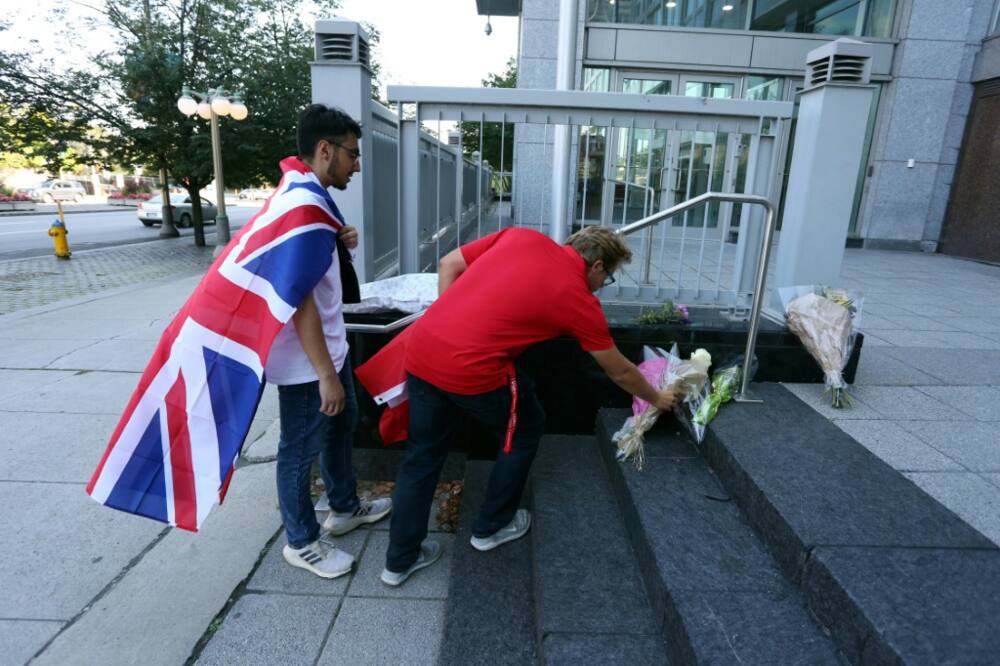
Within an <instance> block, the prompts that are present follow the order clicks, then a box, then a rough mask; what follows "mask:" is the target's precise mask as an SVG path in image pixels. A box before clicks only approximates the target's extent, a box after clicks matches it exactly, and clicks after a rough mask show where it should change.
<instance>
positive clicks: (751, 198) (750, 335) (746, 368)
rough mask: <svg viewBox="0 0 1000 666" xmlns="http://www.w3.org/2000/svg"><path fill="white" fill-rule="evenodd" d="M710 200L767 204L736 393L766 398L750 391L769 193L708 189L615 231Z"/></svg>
mask: <svg viewBox="0 0 1000 666" xmlns="http://www.w3.org/2000/svg"><path fill="white" fill-rule="evenodd" d="M708 201H728V202H732V203H744V204H757V205H760V206H763V207H764V210H765V211H766V216H765V218H764V236H763V238H762V239H761V247H760V253H759V255H758V261H757V279H756V280H755V281H754V289H753V301H752V303H751V306H750V329H749V331H748V332H747V346H746V351H745V352H744V359H743V380H742V382H741V383H740V392H739V394H737V396H736V400H737V401H738V402H763V401H762V400H758V399H756V398H754V397H753V396H751V395H750V367H751V364H752V362H753V355H754V350H755V349H756V347H757V333H758V331H759V330H760V310H761V306H762V305H763V303H764V283H765V281H766V279H767V262H768V258H769V255H770V249H771V238H772V237H773V236H774V204H772V203H771V200H770V199H768V198H767V197H762V196H760V195H757V194H738V193H725V192H705V193H704V194H700V195H698V196H696V197H694V198H693V199H688V200H687V201H682V202H681V203H679V204H677V205H675V206H671V207H670V208H666V209H664V210H661V211H660V212H658V213H653V214H652V215H650V216H648V217H644V218H642V219H641V220H637V221H635V222H633V223H632V224H627V225H625V226H623V227H620V228H619V229H618V230H617V231H616V232H615V233H617V234H619V235H622V236H627V235H629V234H632V233H635V232H636V231H642V230H643V229H645V228H647V227H651V226H653V225H654V224H658V223H660V222H662V221H663V220H665V219H667V218H669V217H673V216H674V215H676V214H677V213H683V212H684V211H686V210H688V209H690V208H694V207H695V206H699V205H701V204H703V203H706V202H708Z"/></svg>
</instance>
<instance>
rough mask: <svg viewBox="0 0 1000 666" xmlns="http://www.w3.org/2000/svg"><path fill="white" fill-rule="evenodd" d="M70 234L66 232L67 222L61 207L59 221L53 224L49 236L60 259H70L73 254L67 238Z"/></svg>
mask: <svg viewBox="0 0 1000 666" xmlns="http://www.w3.org/2000/svg"><path fill="white" fill-rule="evenodd" d="M68 235H69V232H68V231H66V222H65V220H64V218H63V212H62V206H59V219H57V220H56V221H55V222H53V223H52V226H51V227H49V236H52V245H53V246H54V248H55V251H56V256H57V257H59V258H60V259H69V257H70V255H71V254H73V253H72V252H70V251H69V241H68V240H66V236H68Z"/></svg>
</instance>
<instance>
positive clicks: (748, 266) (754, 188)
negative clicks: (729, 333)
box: [721, 119, 776, 295]
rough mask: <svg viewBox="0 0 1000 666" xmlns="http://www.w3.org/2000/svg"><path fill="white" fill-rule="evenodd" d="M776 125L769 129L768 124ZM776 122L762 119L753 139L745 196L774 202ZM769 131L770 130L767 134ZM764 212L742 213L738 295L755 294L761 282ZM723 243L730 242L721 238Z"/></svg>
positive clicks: (736, 279) (752, 208) (735, 278)
mask: <svg viewBox="0 0 1000 666" xmlns="http://www.w3.org/2000/svg"><path fill="white" fill-rule="evenodd" d="M765 122H769V123H771V124H772V126H771V127H770V128H765V127H764V123H765ZM775 122H776V121H774V120H770V119H761V124H760V127H759V129H758V132H757V133H756V134H754V135H753V136H752V137H751V139H750V159H749V160H748V162H747V175H746V183H745V184H744V187H743V193H744V194H756V195H759V196H762V197H765V198H767V199H770V200H771V201H774V197H773V196H771V195H772V193H773V192H772V189H773V182H774V145H775V136H774V135H775V133H776V132H775V130H776V128H775V127H773V124H774V123H775ZM765 130H767V131H768V133H767V134H765ZM763 222H764V211H763V210H761V208H760V207H759V206H743V207H742V209H741V210H740V232H739V235H738V236H737V240H736V259H735V264H734V266H733V291H735V292H736V294H737V295H738V294H748V293H751V292H753V290H754V285H755V284H756V281H757V268H758V266H757V256H758V252H759V249H760V244H761V240H762V238H763V236H764V227H765V225H764V224H763ZM721 241H722V242H723V243H725V242H726V239H725V238H723V239H721Z"/></svg>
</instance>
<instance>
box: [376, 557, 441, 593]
mask: <svg viewBox="0 0 1000 666" xmlns="http://www.w3.org/2000/svg"><path fill="white" fill-rule="evenodd" d="M443 552H444V550H443V549H441V548H439V549H438V552H437V555H435V556H434V559H432V560H427V561H426V562H423V563H421V564H419V565H415V566H414V567H413V568H412V569H410V570H409V571H408V572H407V573H406V575H405V576H403V577H402V578H401V579H400V580H399V582H389V581H387V580H386V579H385V578H383V577H382V576H379V580H381V581H382V582H383V583H384V584H386V585H388V586H389V587H399V586H400V585H402V584H403V583H405V582H406V581H407V580H409V578H410V576H412V575H413V574H415V573H417V572H418V571H420V570H421V569H426V568H427V567H429V566H430V565H432V564H434V563H435V562H437V561H438V560H440V559H441V554H442V553H443Z"/></svg>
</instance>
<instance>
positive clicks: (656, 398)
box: [590, 347, 677, 412]
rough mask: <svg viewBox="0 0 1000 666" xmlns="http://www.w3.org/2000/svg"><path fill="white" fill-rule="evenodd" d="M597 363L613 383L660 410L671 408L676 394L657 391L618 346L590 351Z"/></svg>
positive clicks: (675, 400) (675, 399)
mask: <svg viewBox="0 0 1000 666" xmlns="http://www.w3.org/2000/svg"><path fill="white" fill-rule="evenodd" d="M590 355H591V356H593V357H594V360H596V361H597V364H598V365H599V366H601V368H602V369H603V370H604V372H606V373H607V375H608V377H610V378H611V381H613V382H614V383H615V384H618V386H620V387H622V388H623V389H625V390H626V391H628V392H629V393H631V394H632V395H634V396H637V397H639V398H642V399H643V400H645V401H646V402H648V403H649V404H651V405H653V406H654V407H656V408H657V409H659V410H660V411H663V412H666V411H669V410H670V409H671V408H673V406H674V403H676V402H677V396H675V395H674V392H673V391H658V390H657V389H655V388H654V387H653V386H651V385H650V383H649V382H647V381H646V378H645V377H643V376H642V373H641V372H639V368H637V367H635V363H633V362H632V361H630V360H628V359H627V358H625V357H624V356H623V355H622V353H621V352H620V351H618V347H612V348H611V349H603V350H601V351H596V352H590Z"/></svg>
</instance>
